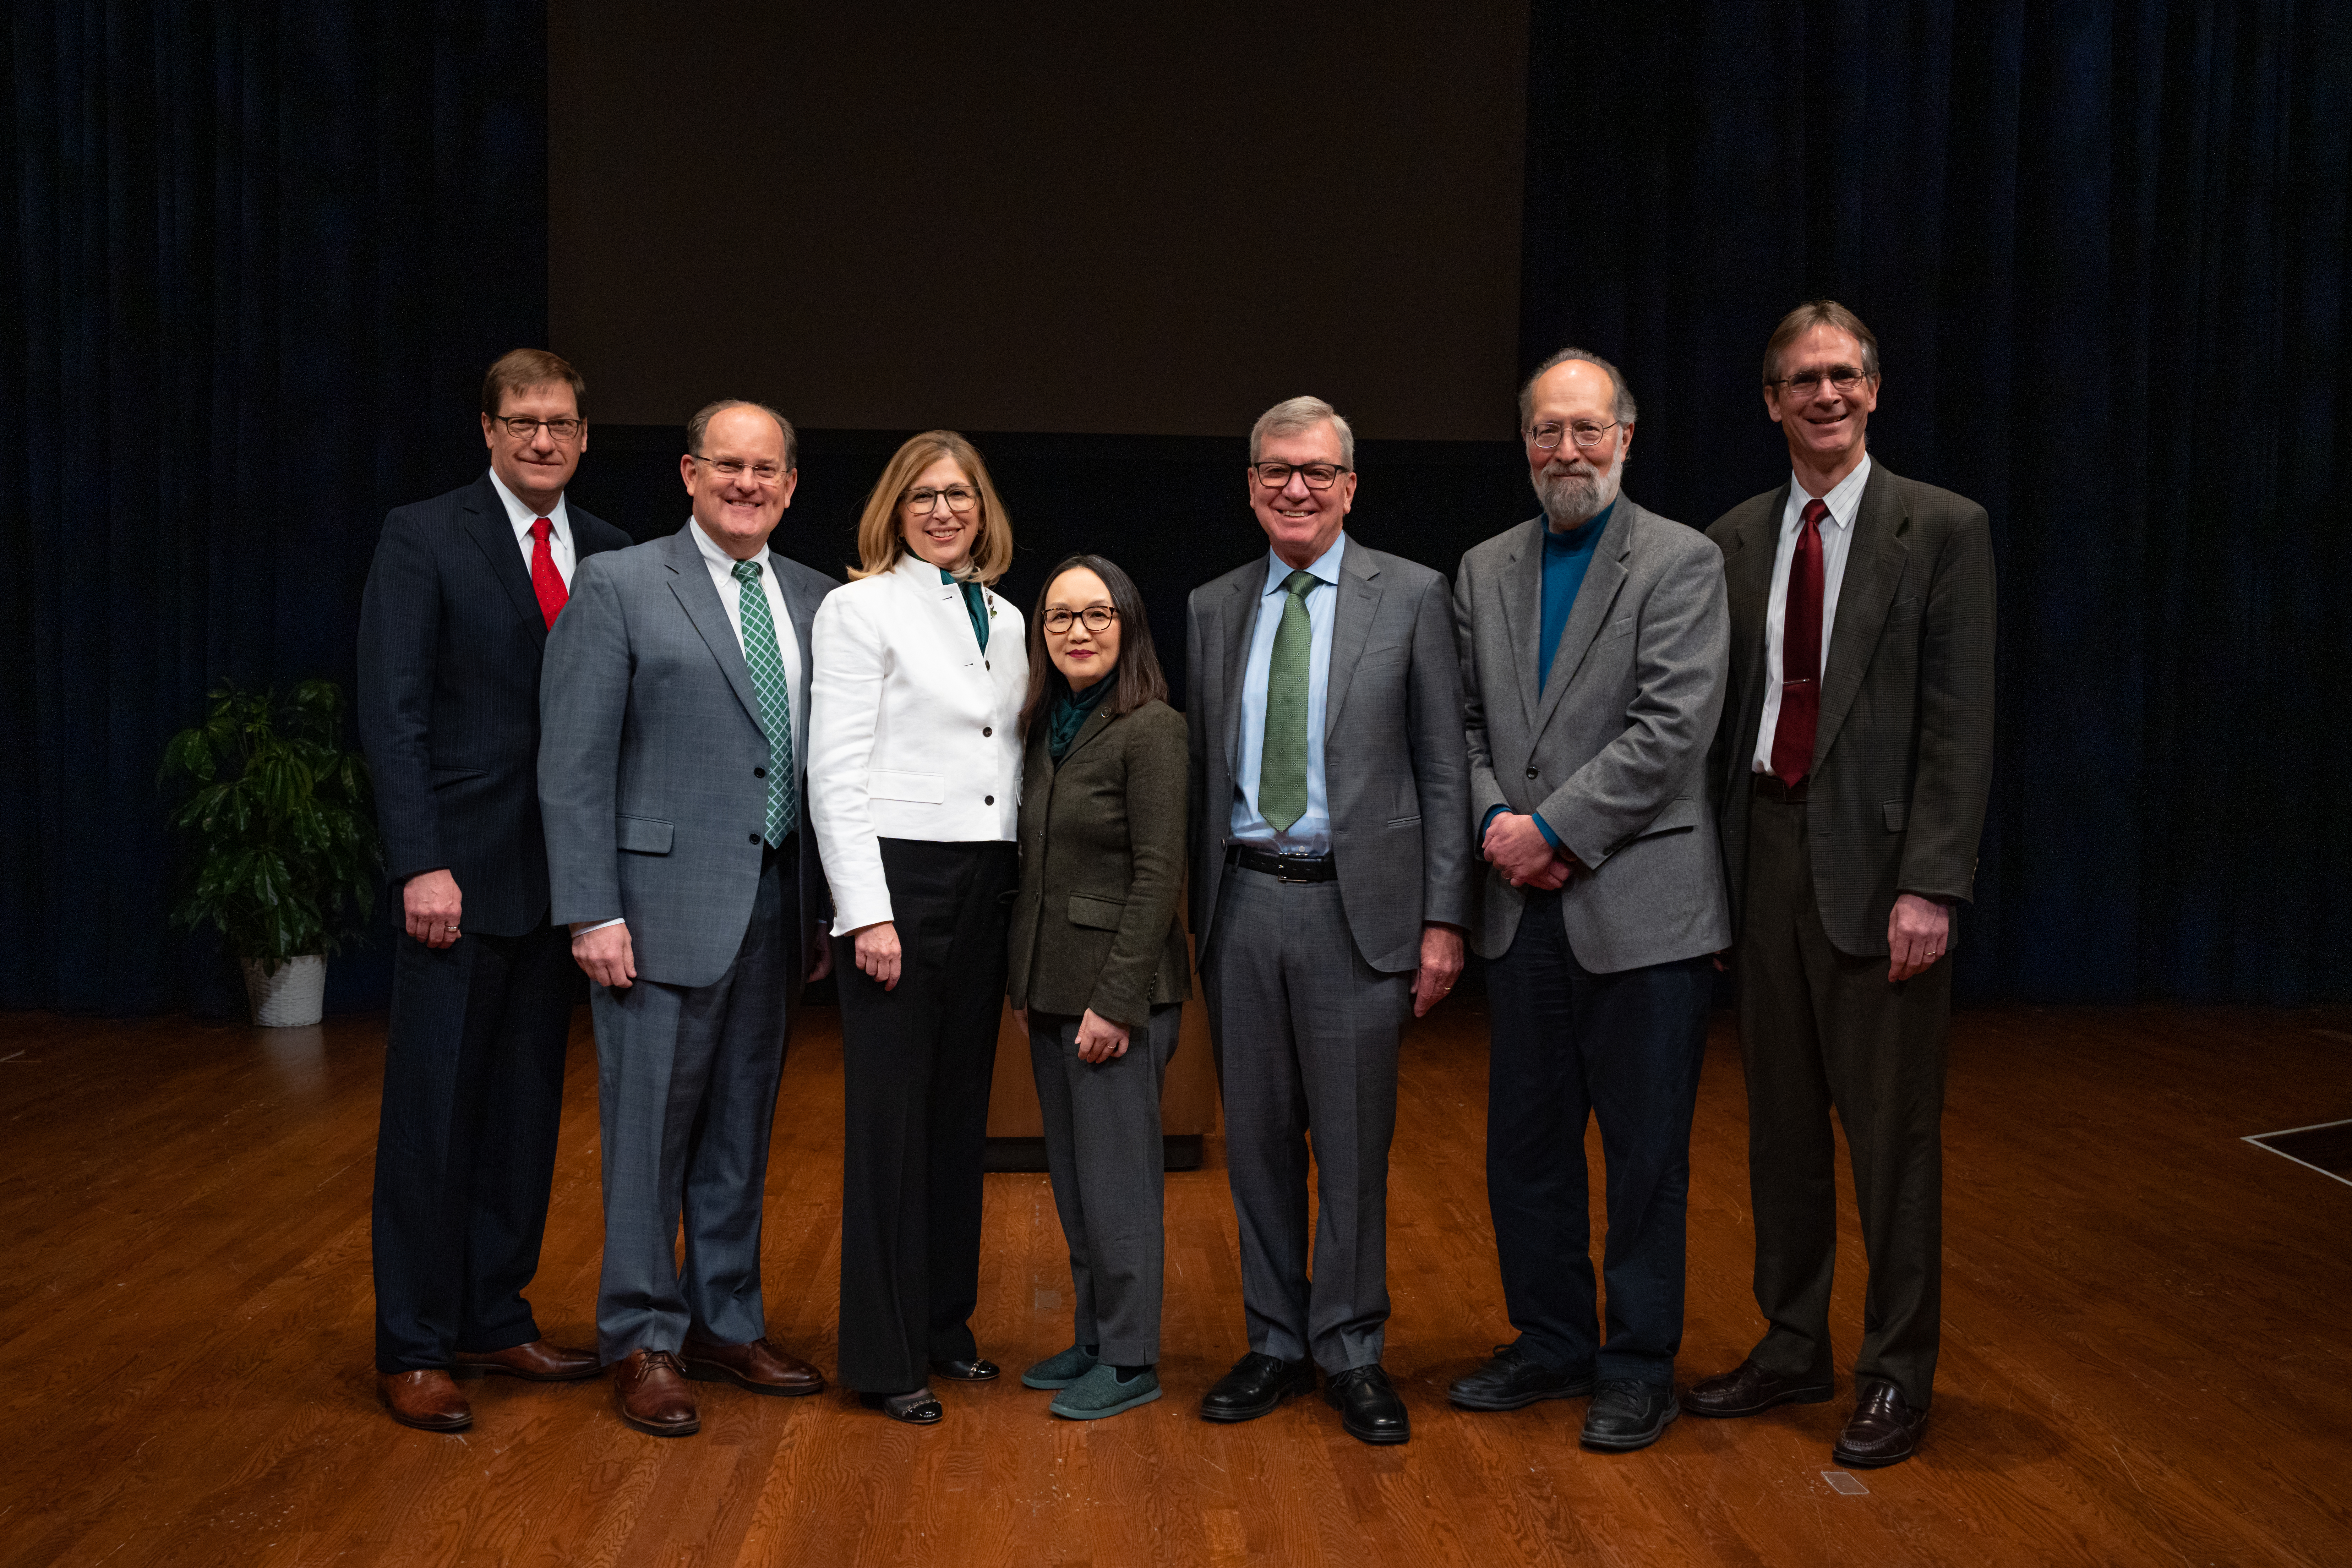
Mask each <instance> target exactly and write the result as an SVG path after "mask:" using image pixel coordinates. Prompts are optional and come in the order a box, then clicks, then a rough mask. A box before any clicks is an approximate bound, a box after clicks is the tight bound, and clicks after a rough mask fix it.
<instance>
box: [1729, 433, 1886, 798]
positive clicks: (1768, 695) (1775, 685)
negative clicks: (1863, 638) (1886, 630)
mask: <svg viewBox="0 0 2352 1568" xmlns="http://www.w3.org/2000/svg"><path fill="white" fill-rule="evenodd" d="M1869 482H1870V454H1869V453H1867V452H1864V454H1863V455H1862V461H1861V462H1859V463H1857V464H1855V465H1854V468H1853V472H1852V473H1850V474H1848V475H1847V476H1846V477H1845V478H1843V479H1840V480H1839V481H1838V482H1837V483H1836V484H1834V485H1832V486H1831V487H1830V493H1829V494H1827V495H1825V496H1823V497H1822V500H1823V501H1824V502H1826V503H1827V504H1828V506H1829V509H1830V514H1829V516H1827V517H1825V518H1823V519H1822V668H1820V669H1817V670H1815V671H1813V679H1816V680H1819V679H1822V676H1823V675H1824V674H1825V673H1826V672H1827V671H1828V669H1829V667H1830V632H1831V630H1832V628H1833V627H1835V626H1836V625H1837V607H1838V588H1839V587H1840V585H1841V584H1843V583H1844V581H1845V558H1846V557H1847V556H1848V555H1849V554H1851V553H1852V552H1853V520H1854V516H1855V514H1856V513H1857V512H1859V511H1861V510H1862V489H1863V486H1864V485H1865V484H1868V483H1869ZM1812 499H1813V498H1812V497H1811V496H1809V495H1807V494H1806V493H1805V487H1804V486H1803V485H1801V484H1799V483H1798V482H1797V476H1796V475H1795V474H1794V473H1791V474H1790V476H1789V504H1788V505H1787V506H1786V507H1784V508H1783V509H1781V512H1780V544H1779V545H1778V546H1777V547H1776V548H1775V549H1774V550H1773V552H1772V588H1771V595H1770V597H1769V598H1767V599H1766V600H1765V601H1764V719H1763V722H1761V723H1759V724H1758V725H1757V726H1756V757H1755V762H1754V765H1753V766H1752V768H1751V769H1750V771H1751V772H1754V773H1770V772H1771V771H1772V731H1774V730H1775V729H1777V728H1779V726H1780V643H1781V640H1782V633H1783V631H1784V630H1785V629H1786V627H1787V626H1788V620H1789V571H1790V567H1791V565H1793V564H1794V563H1795V561H1796V559H1797V535H1798V534H1799V533H1800V532H1801V531H1802V530H1803V526H1804V519H1805V503H1806V502H1807V501H1809V500H1812Z"/></svg>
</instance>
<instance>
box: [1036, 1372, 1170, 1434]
mask: <svg viewBox="0 0 2352 1568" xmlns="http://www.w3.org/2000/svg"><path fill="white" fill-rule="evenodd" d="M1159 1397H1160V1374H1159V1373H1156V1372H1139V1373H1136V1374H1135V1376H1134V1378H1133V1379H1132V1380H1131V1381H1129V1382H1127V1383H1121V1382H1120V1381H1119V1380H1118V1368H1117V1367H1115V1366H1113V1365H1111V1364H1110V1363H1108V1362H1098V1363H1096V1365H1095V1369H1094V1370H1093V1371H1092V1372H1090V1373H1087V1374H1086V1376H1084V1377H1082V1378H1080V1379H1078V1381H1077V1382H1076V1383H1074V1384H1070V1386H1069V1387H1067V1388H1066V1389H1064V1390H1062V1392H1061V1393H1059V1394H1055V1395H1054V1403H1053V1404H1051V1405H1047V1406H1046V1407H1045V1408H1046V1409H1047V1410H1049V1411H1051V1412H1052V1413H1053V1414H1055V1415H1059V1416H1061V1417H1062V1418H1063V1419H1065V1420H1067V1421H1099V1420H1101V1419H1102V1418H1103V1417H1104V1416H1106V1415H1118V1413H1119V1412H1120V1411H1122V1410H1132V1409H1134V1408H1135V1407H1136V1406H1137V1405H1149V1404H1150V1403H1151V1402H1152V1401H1153V1400H1155V1399H1157V1398H1159Z"/></svg>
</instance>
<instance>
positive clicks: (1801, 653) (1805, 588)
mask: <svg viewBox="0 0 2352 1568" xmlns="http://www.w3.org/2000/svg"><path fill="white" fill-rule="evenodd" d="M1829 514H1830V509H1829V505H1828V503H1827V502H1825V501H1822V500H1819V499H1818V498H1816V499H1815V500H1809V501H1807V502H1806V503H1805V510H1804V515H1803V517H1802V519H1801V521H1800V524H1799V526H1798V529H1797V553H1796V556H1795V558H1794V559H1793V560H1791V561H1790V563H1789V593H1788V596H1787V597H1786V598H1784V599H1783V600H1781V601H1780V722H1779V723H1778V724H1776V725H1775V726H1774V727H1773V730H1772V773H1773V775H1774V776H1775V777H1777V778H1778V779H1779V780H1780V782H1781V783H1782V784H1789V785H1790V786H1792V787H1793V786H1794V785H1795V784H1796V783H1797V781H1798V780H1799V779H1801V778H1803V777H1804V776H1805V774H1806V773H1810V772H1811V771H1812V766H1813V736H1814V733H1815V732H1816V731H1818V730H1819V729H1820V727H1821V720H1822V519H1823V518H1825V517H1827V516H1829Z"/></svg>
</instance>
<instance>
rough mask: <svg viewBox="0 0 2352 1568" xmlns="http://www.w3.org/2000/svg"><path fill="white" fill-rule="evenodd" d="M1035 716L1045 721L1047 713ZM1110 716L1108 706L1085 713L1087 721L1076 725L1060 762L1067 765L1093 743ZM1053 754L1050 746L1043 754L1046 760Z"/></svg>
mask: <svg viewBox="0 0 2352 1568" xmlns="http://www.w3.org/2000/svg"><path fill="white" fill-rule="evenodd" d="M1117 673H1118V672H1117V671H1116V670H1114V671H1112V674H1113V675H1116V674H1117ZM1103 679H1106V680H1108V679H1111V677H1110V676H1105V677H1104V678H1103ZM1037 717H1038V720H1039V721H1040V722H1044V721H1046V718H1047V715H1046V714H1045V713H1040V714H1039V715H1037ZM1110 718H1111V715H1110V710H1109V709H1108V708H1097V709H1096V710H1094V711H1093V712H1091V713H1089V714H1087V721H1086V722H1085V723H1083V724H1081V725H1079V726H1078V735H1077V739H1076V740H1074V741H1072V742H1070V749H1069V750H1068V751H1066V752H1063V753H1062V763H1063V765H1064V766H1068V765H1069V761H1070V759H1071V758H1072V757H1075V756H1076V755H1077V754H1078V753H1079V752H1083V751H1085V750H1086V749H1087V747H1088V746H1090V745H1092V744H1093V743H1094V739H1095V737H1096V736H1097V735H1099V734H1101V733H1102V732H1103V731H1104V730H1105V729H1107V728H1108V726H1109V724H1110ZM1053 754H1054V753H1053V751H1052V749H1051V748H1050V747H1049V748H1047V750H1046V752H1045V756H1046V760H1047V761H1048V762H1050V761H1052V759H1053Z"/></svg>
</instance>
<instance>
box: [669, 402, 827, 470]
mask: <svg viewBox="0 0 2352 1568" xmlns="http://www.w3.org/2000/svg"><path fill="white" fill-rule="evenodd" d="M730 408H756V409H758V410H759V411H760V412H761V413H762V414H764V415H766V416H768V417H769V418H771V419H772V420H774V421H775V422H776V428H777V429H779V430H781V431H782V432H783V433H784V471H785V472H786V473H790V472H792V470H793V469H794V468H798V467H800V457H801V433H800V432H799V431H797V430H795V429H793V422H792V421H791V420H789V419H787V418H785V417H784V416H782V415H781V414H779V413H777V412H776V411H775V410H774V409H772V408H771V407H769V406H768V405H766V404H764V403H756V402H754V401H752V400H751V398H748V397H722V398H720V399H719V401H718V402H716V403H706V404H704V405H702V406H701V407H699V408H698V409H696V410H695V411H694V417H693V418H691V419H689V420H688V421H687V422H686V449H687V450H688V451H689V452H691V453H693V454H694V455H695V456H696V457H698V458H699V457H700V456H702V438H703V437H705V436H708V435H709V434H710V422H711V421H712V420H713V419H716V418H718V417H719V416H720V415H722V414H724V413H726V412H727V411H728V410H729V409H730Z"/></svg>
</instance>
